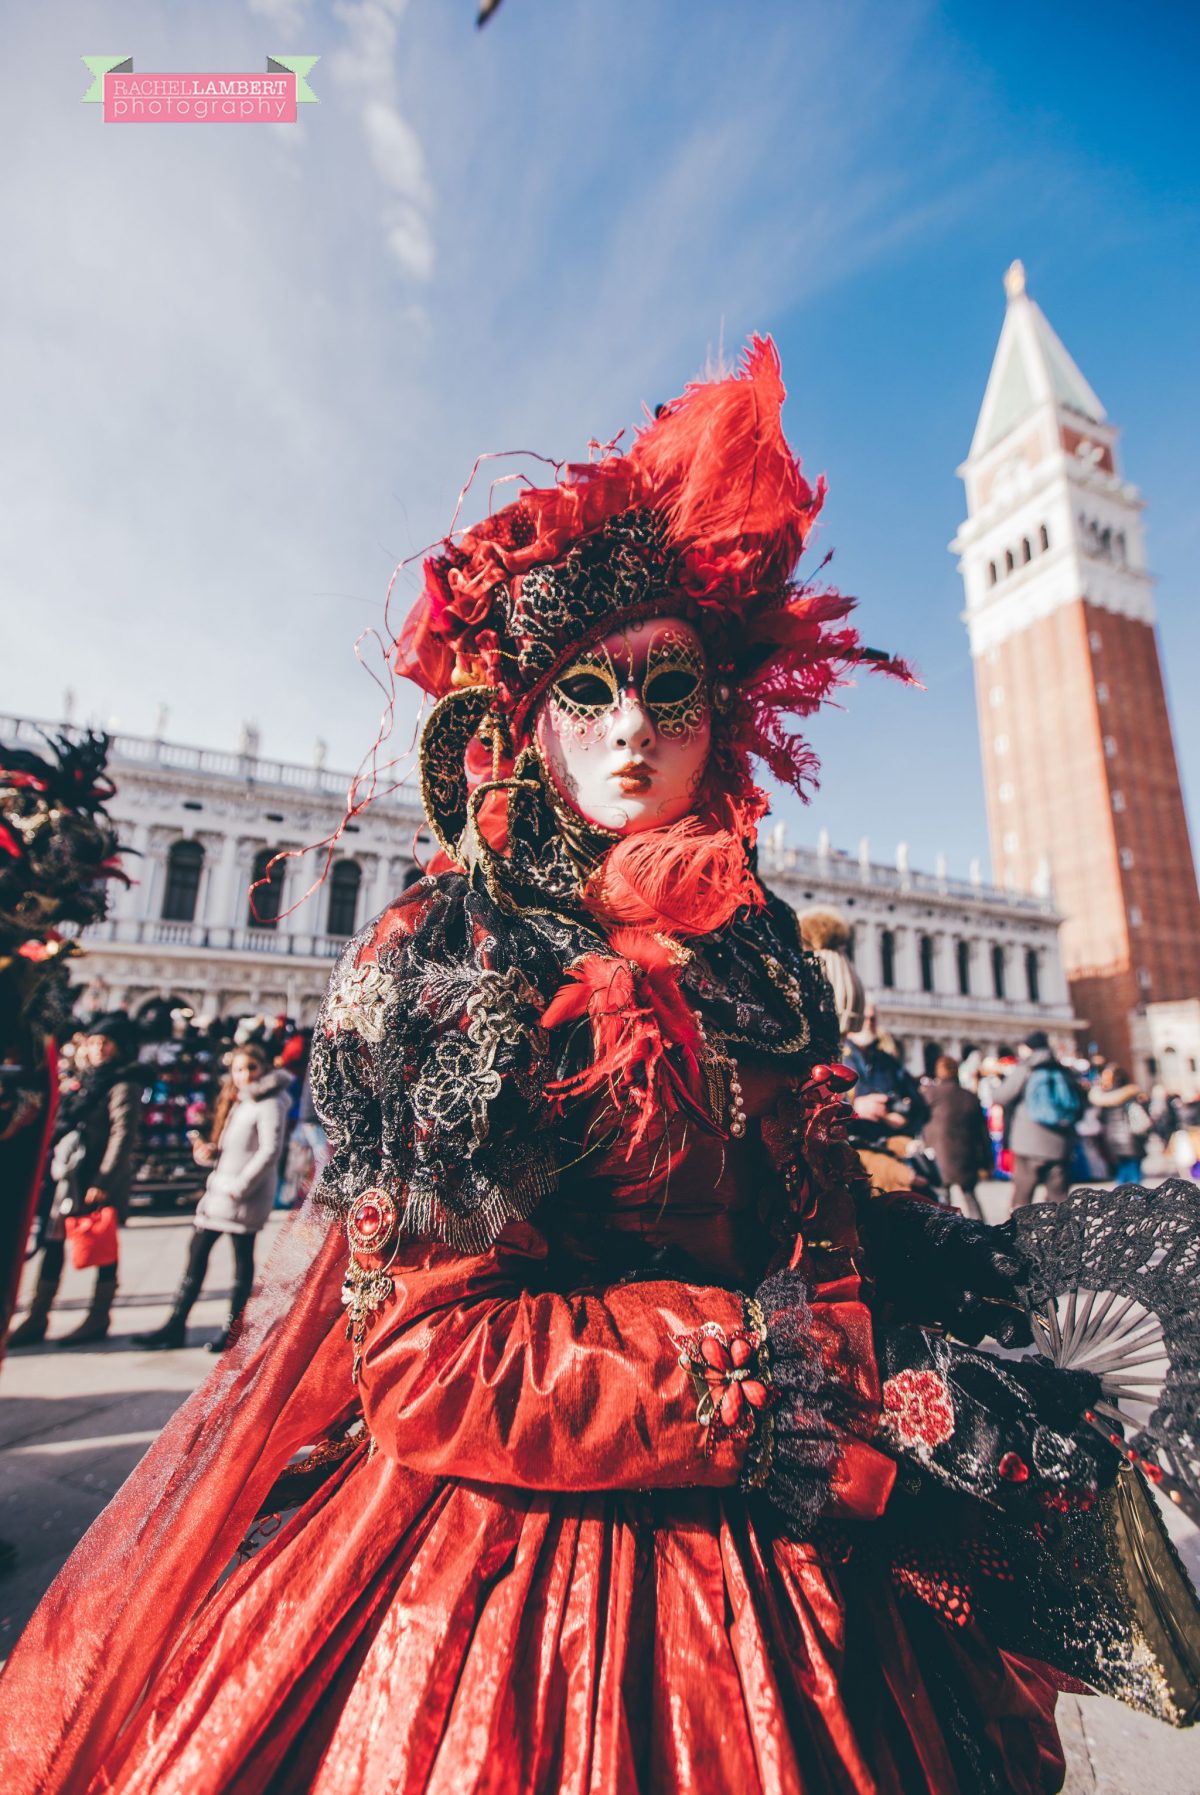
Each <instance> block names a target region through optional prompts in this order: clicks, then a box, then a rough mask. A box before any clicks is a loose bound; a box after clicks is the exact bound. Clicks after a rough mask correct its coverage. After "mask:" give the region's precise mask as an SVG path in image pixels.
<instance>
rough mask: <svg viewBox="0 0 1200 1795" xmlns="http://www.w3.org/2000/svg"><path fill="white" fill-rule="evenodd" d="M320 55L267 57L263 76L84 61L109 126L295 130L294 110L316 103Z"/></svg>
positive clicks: (121, 59) (91, 98)
mask: <svg viewBox="0 0 1200 1795" xmlns="http://www.w3.org/2000/svg"><path fill="white" fill-rule="evenodd" d="M320 60H321V59H320V57H319V56H268V57H267V67H266V72H265V74H256V73H253V72H251V73H247V74H241V73H239V72H238V71H237V70H235V71H233V72H232V73H230V71H229V70H227V69H226V70H222V71H221V73H219V74H211V75H209V74H193V73H191V72H190V71H188V72H187V73H179V74H155V73H153V72H151V73H150V74H142V73H141V72H140V71H139V72H137V73H135V72H134V67H133V57H132V56H85V57H83V58H82V61H83V62H84V63H86V65H87V67H88V69H89V71H90V73H91V77H92V85H91V86H90V87H89V88H88V90H87V92H86V93H85V94H84V96H83V98H84V101H85V102H87V103H90V104H93V105H96V104H99V103H101V102H103V106H104V122H105V124H108V125H294V124H295V122H296V107H297V106H302V105H304V104H305V103H306V102H307V103H308V104H310V105H315V104H316V99H317V96H316V94H315V93H314V92H313V90H312V88H311V87H310V86H309V85H308V76H309V75H310V74H311V73H312V71H313V69H314V68H315V66H316V64H317V63H318V62H319V61H320Z"/></svg>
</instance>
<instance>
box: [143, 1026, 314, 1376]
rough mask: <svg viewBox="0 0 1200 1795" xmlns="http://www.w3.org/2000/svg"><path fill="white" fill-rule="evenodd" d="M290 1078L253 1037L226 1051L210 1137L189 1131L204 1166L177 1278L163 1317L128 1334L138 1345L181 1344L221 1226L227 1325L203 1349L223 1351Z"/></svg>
mask: <svg viewBox="0 0 1200 1795" xmlns="http://www.w3.org/2000/svg"><path fill="white" fill-rule="evenodd" d="M291 1083H292V1081H291V1078H290V1076H289V1075H288V1073H286V1072H283V1071H272V1070H271V1066H270V1062H269V1060H268V1059H267V1055H266V1052H265V1051H264V1049H263V1048H261V1047H259V1046H258V1045H256V1044H254V1043H250V1044H249V1045H247V1046H245V1047H239V1048H238V1049H237V1051H236V1053H235V1054H234V1056H233V1058H232V1060H231V1061H230V1065H229V1076H228V1078H227V1079H226V1080H225V1083H224V1085H223V1086H222V1087H221V1092H220V1095H219V1096H218V1098H217V1103H216V1108H215V1110H214V1112H213V1123H212V1130H211V1135H210V1138H209V1139H208V1140H207V1141H205V1140H201V1139H200V1138H198V1137H197V1138H196V1139H195V1140H194V1141H193V1144H192V1153H193V1156H194V1158H195V1160H196V1163H197V1164H198V1165H202V1166H211V1167H212V1170H211V1171H210V1173H209V1176H208V1183H207V1184H206V1186H205V1189H204V1195H203V1196H202V1197H201V1199H200V1202H199V1204H198V1205H197V1208H196V1217H195V1222H196V1231H195V1233H194V1234H193V1236H192V1240H191V1245H190V1247H189V1249H188V1260H187V1267H186V1269H185V1271H184V1274H183V1282H182V1283H181V1284H180V1286H179V1290H178V1292H177V1293H176V1297H175V1305H174V1307H173V1309H172V1310H171V1313H170V1315H169V1316H168V1317H167V1319H166V1321H165V1322H164V1323H163V1325H162V1326H161V1327H160V1328H156V1329H155V1330H154V1332H153V1333H151V1334H137V1335H135V1336H134V1339H135V1343H136V1344H137V1345H138V1346H150V1347H174V1346H184V1345H186V1343H187V1318H188V1315H189V1314H190V1312H191V1308H192V1304H193V1303H194V1302H195V1301H196V1298H197V1297H198V1296H199V1294H200V1290H201V1287H202V1285H203V1283H204V1274H205V1272H206V1271H207V1270H208V1261H209V1257H210V1255H211V1253H212V1250H213V1247H214V1246H215V1245H216V1243H217V1241H218V1239H219V1238H220V1237H221V1235H222V1234H225V1235H228V1237H229V1241H230V1244H231V1245H232V1247H233V1260H234V1278H233V1296H232V1300H231V1302H230V1309H229V1323H228V1326H227V1327H225V1328H224V1329H223V1330H222V1332H221V1333H220V1334H219V1335H218V1336H217V1338H216V1339H215V1340H212V1341H210V1342H209V1348H208V1350H209V1351H210V1352H224V1350H225V1348H226V1347H227V1346H228V1345H229V1342H230V1340H231V1338H232V1336H233V1330H234V1328H235V1326H236V1325H237V1321H238V1318H239V1317H240V1315H241V1313H242V1310H243V1309H244V1308H245V1306H246V1303H247V1301H248V1299H249V1296H250V1289H251V1286H252V1285H253V1283H254V1242H255V1239H256V1238H257V1236H258V1233H259V1230H260V1229H261V1228H262V1227H263V1225H264V1223H265V1222H266V1219H267V1217H268V1216H269V1215H270V1213H271V1206H272V1204H273V1202H274V1200H275V1186H276V1183H277V1181H278V1177H279V1160H280V1155H281V1154H282V1151H283V1146H284V1139H285V1136H286V1123H287V1114H288V1108H289V1104H290V1093H291Z"/></svg>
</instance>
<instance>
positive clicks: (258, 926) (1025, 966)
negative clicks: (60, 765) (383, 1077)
mask: <svg viewBox="0 0 1200 1795" xmlns="http://www.w3.org/2000/svg"><path fill="white" fill-rule="evenodd" d="M40 727H45V728H49V727H50V726H49V725H42V726H40ZM38 729H39V725H36V724H34V723H31V722H29V721H26V720H22V719H19V718H13V717H0V741H6V742H10V743H11V742H22V743H25V744H27V745H29V746H36V745H37V743H38V741H39V739H40V738H39V735H38ZM109 764H110V771H111V773H112V777H113V779H114V781H115V783H116V787H117V795H116V797H115V798H114V800H113V802H112V805H111V807H110V808H111V813H112V816H113V818H114V820H115V822H116V825H117V828H118V830H119V833H120V838H121V841H122V843H123V845H124V846H125V847H126V848H128V849H132V850H134V854H135V855H136V856H137V857H136V858H135V857H134V855H131V856H130V857H129V859H128V860H127V861H126V865H127V866H128V868H129V870H130V872H131V873H132V876H133V877H134V878H135V879H136V880H137V883H136V884H135V885H133V886H132V887H131V888H130V889H129V890H122V889H121V888H119V887H117V888H114V895H113V900H112V912H111V914H110V916H109V917H108V918H107V920H106V921H105V922H103V923H100V924H98V925H97V926H96V927H94V928H92V929H89V930H88V931H87V935H86V948H87V956H86V959H85V960H83V961H81V962H80V963H79V974H80V976H81V977H82V978H84V979H85V980H90V987H91V988H90V992H89V997H90V1001H92V1002H94V1003H97V1004H104V1005H106V1006H112V1007H120V1008H129V1009H132V1010H136V1009H137V1008H138V1007H139V1006H140V1005H142V1004H144V1003H146V1002H147V1001H149V1000H151V999H154V998H166V999H169V1000H172V1001H173V1002H176V1003H177V1004H178V1005H179V1007H186V1008H188V1009H191V1010H192V1011H194V1012H195V1014H196V1015H197V1016H204V1015H210V1016H215V1015H222V1016H229V1015H247V1014H254V1015H258V1014H263V1015H276V1014H286V1015H289V1016H293V1017H295V1018H296V1019H297V1021H298V1022H300V1023H302V1024H307V1023H311V1022H312V1020H313V1018H314V1017H315V1015H316V1010H317V1006H318V1004H319V1003H320V1000H321V996H322V993H323V991H324V988H325V984H326V981H327V979H328V977H329V971H330V964H331V962H332V961H333V960H334V959H335V958H336V956H337V954H338V953H339V951H340V949H341V947H342V945H343V944H344V942H345V940H346V937H347V936H348V935H350V934H352V933H353V932H354V930H355V929H357V928H359V927H361V926H362V924H363V923H364V922H366V921H367V920H368V919H369V918H370V917H372V916H374V915H375V914H377V912H378V911H380V910H382V909H383V907H384V905H385V904H386V903H387V902H388V901H389V899H390V898H391V897H392V896H393V895H394V894H395V893H396V892H398V891H399V890H401V889H402V888H403V886H404V885H405V884H406V882H408V881H409V880H411V879H412V878H413V877H415V876H416V864H415V861H414V847H416V848H417V851H418V852H419V854H420V856H421V859H422V860H424V859H427V858H428V857H429V855H430V853H431V852H432V847H431V843H430V840H429V837H428V834H427V833H426V832H425V831H424V830H423V828H422V816H421V811H420V808H419V804H418V800H417V794H416V789H415V786H404V787H401V788H400V789H399V790H398V791H396V792H394V793H391V794H390V795H386V796H381V797H380V798H378V799H377V800H376V801H375V802H374V803H373V804H372V805H371V806H370V807H369V808H368V809H366V810H365V811H363V812H362V813H361V814H360V815H359V816H358V817H357V818H356V819H355V820H354V821H353V822H352V823H350V824H349V825H348V826H347V829H346V831H345V833H344V834H343V835H342V837H341V839H340V840H339V842H338V843H337V846H336V849H335V853H334V859H333V863H332V867H331V869H330V875H329V877H328V879H327V880H326V881H325V883H324V884H323V885H322V886H321V888H320V889H319V890H318V891H317V892H316V893H315V894H314V895H313V896H312V897H310V898H309V899H308V901H307V902H306V903H304V904H302V905H301V906H300V907H299V908H298V909H296V910H295V911H293V912H292V913H291V914H287V912H288V911H289V909H290V907H291V906H292V905H293V904H294V903H295V902H296V900H297V899H298V898H299V897H300V896H301V895H302V893H303V892H304V891H305V890H306V888H307V887H308V885H309V884H311V883H312V881H313V880H314V879H315V877H316V876H317V874H318V872H319V871H320V867H321V864H322V861H323V856H322V855H321V854H309V855H308V856H307V857H306V858H304V859H303V860H289V861H287V862H285V863H284V865H283V867H282V869H281V870H282V874H283V877H282V883H281V886H280V887H279V889H278V891H277V893H263V892H261V891H260V893H259V895H258V909H259V919H256V918H255V917H254V916H253V915H252V914H251V910H250V901H249V889H250V885H251V882H252V880H253V879H254V877H255V876H256V875H258V876H261V873H262V868H263V865H264V863H265V861H266V860H267V859H269V857H270V856H271V855H272V854H274V853H277V852H278V851H279V850H281V849H292V850H298V849H302V848H305V847H307V846H308V845H309V844H311V843H314V842H319V841H321V840H323V839H324V838H326V837H328V836H329V835H331V834H332V833H333V831H334V830H335V829H336V828H337V826H338V824H339V823H340V822H341V820H342V817H343V814H344V811H345V803H346V792H347V787H348V785H349V779H348V777H347V775H345V774H338V773H333V772H330V771H329V770H327V769H326V768H325V767H323V766H311V767H302V766H296V765H289V764H286V763H281V762H277V761H266V760H263V759H261V758H260V757H259V755H258V752H257V742H256V741H255V739H254V736H253V732H250V731H248V732H247V739H246V740H245V741H244V743H243V747H242V750H241V751H240V752H238V753H228V754H227V753H222V752H220V751H218V750H214V749H207V748H188V747H183V746H181V745H179V744H177V743H174V742H167V741H156V740H153V739H151V738H149V737H144V736H128V735H118V736H116V737H115V738H114V740H113V744H112V750H111V756H110V763H109ZM897 860H898V862H899V864H898V865H896V866H880V865H877V864H875V863H874V862H873V861H872V860H871V859H870V856H869V854H868V853H867V851H866V845H865V843H864V844H863V847H862V849H861V850H860V853H859V854H858V856H851V855H847V854H843V853H839V852H837V851H835V850H833V849H831V848H830V847H829V845H828V843H827V842H826V841H824V840H822V841H821V843H820V844H819V845H818V846H817V847H816V848H808V847H790V846H788V845H787V843H786V841H785V837H784V832H783V829H782V827H781V826H778V825H777V826H775V827H774V828H773V829H768V831H767V833H766V835H765V837H764V839H763V842H762V851H761V863H762V869H763V874H764V877H765V878H767V879H768V881H769V882H770V884H771V885H772V886H773V887H774V889H775V890H776V891H778V892H779V894H780V895H781V896H782V897H784V898H785V899H786V900H787V901H788V902H789V903H792V904H793V905H795V907H796V908H797V909H798V910H802V909H805V908H807V907H808V906H810V905H813V904H821V905H827V906H829V907H831V908H834V909H837V910H840V911H841V912H842V913H843V914H844V915H845V916H846V917H847V919H848V920H849V921H850V922H851V923H852V925H853V929H854V955H855V961H856V964H857V966H858V968H859V971H860V973H861V975H862V977H863V980H864V983H865V984H866V986H867V989H868V992H869V993H870V995H871V996H872V997H873V999H874V1000H875V1002H876V1004H877V1006H878V1009H879V1014H880V1020H881V1023H882V1025H883V1026H884V1027H886V1028H887V1029H888V1030H889V1032H890V1033H891V1034H892V1035H894V1036H895V1038H896V1039H897V1040H898V1041H899V1042H900V1043H901V1045H902V1047H903V1050H904V1053H905V1057H906V1059H907V1060H908V1063H909V1065H910V1066H912V1067H913V1069H914V1070H917V1071H921V1070H924V1069H925V1066H926V1064H927V1063H928V1061H929V1060H931V1059H932V1058H933V1057H935V1055H936V1053H937V1052H939V1051H947V1052H951V1053H955V1054H962V1053H963V1052H965V1051H967V1050H969V1049H970V1048H971V1047H979V1048H982V1049H984V1050H985V1051H986V1050H992V1049H995V1048H996V1047H999V1046H1003V1045H1010V1044H1013V1043H1015V1042H1016V1041H1018V1040H1020V1038H1021V1037H1022V1036H1023V1035H1024V1034H1026V1033H1028V1031H1029V1030H1030V1029H1031V1028H1035V1027H1042V1028H1046V1029H1047V1030H1049V1031H1050V1032H1051V1033H1052V1034H1053V1035H1055V1036H1057V1037H1058V1038H1059V1039H1060V1040H1061V1041H1062V1042H1063V1044H1064V1045H1066V1044H1069V1043H1070V1040H1071V1033H1072V1016H1071V1010H1070V1006H1069V1003H1068V1001H1067V995H1066V984H1065V981H1064V978H1063V971H1062V963H1061V960H1060V957H1059V951H1058V920H1059V919H1058V917H1057V915H1056V913H1055V911H1054V907H1053V905H1052V903H1051V902H1050V900H1049V898H1047V897H1026V896H1019V895H1017V894H1016V893H1014V892H1012V891H997V890H993V889H989V888H988V887H986V886H984V885H983V884H981V883H980V882H979V881H978V880H977V879H973V880H971V881H965V880H955V879H950V878H947V877H946V876H945V875H944V873H941V872H938V873H933V874H930V873H919V872H912V871H910V870H909V869H908V867H907V864H906V856H905V854H904V853H903V852H901V853H900V854H898V855H897ZM264 898H265V899H266V901H265V902H264ZM272 918H277V920H272ZM260 919H261V920H260Z"/></svg>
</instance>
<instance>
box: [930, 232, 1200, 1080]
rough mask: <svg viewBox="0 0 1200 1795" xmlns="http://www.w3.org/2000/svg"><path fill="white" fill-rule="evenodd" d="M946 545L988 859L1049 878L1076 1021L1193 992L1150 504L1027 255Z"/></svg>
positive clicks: (1197, 990)
mask: <svg viewBox="0 0 1200 1795" xmlns="http://www.w3.org/2000/svg"><path fill="white" fill-rule="evenodd" d="M1004 287H1005V294H1006V300H1007V304H1006V310H1005V317H1004V324H1003V327H1002V329H1001V332H1000V339H999V342H998V343H997V346H996V353H995V356H994V358H993V361H992V368H991V373H990V375H989V378H988V382H987V387H986V390H985V392H984V397H983V404H982V406H981V408H980V412H979V418H978V422H977V423H976V427H975V433H974V436H973V438H972V441H971V447H970V450H969V452H968V455H967V458H966V460H965V462H964V463H963V464H962V466H961V467H960V468H959V469H958V473H959V475H960V477H961V478H962V480H963V482H964V484H965V486H966V498H967V519H966V522H965V523H964V524H963V525H962V526H961V528H960V529H959V532H958V535H957V536H956V538H955V540H954V542H953V543H952V544H951V548H952V550H953V551H954V552H956V553H957V554H958V556H959V569H960V572H961V573H962V577H963V584H964V587H965V591H966V611H965V621H966V625H967V630H968V633H969V636H970V643H971V654H972V659H973V661H974V666H975V683H976V702H977V707H978V715H979V728H980V738H981V745H982V752H983V769H984V781H985V786H986V794H987V815H988V830H989V835H990V839H991V848H992V861H993V873H994V876H995V878H996V880H997V882H998V883H1000V884H1003V885H1008V886H1010V887H1013V888H1015V889H1018V890H1024V891H1029V890H1032V889H1034V887H1035V884H1036V883H1037V881H1038V880H1039V879H1041V881H1042V882H1043V883H1044V881H1045V877H1046V870H1047V869H1048V870H1049V875H1050V878H1051V880H1052V882H1053V889H1054V894H1055V899H1056V901H1057V903H1058V906H1059V908H1060V909H1061V910H1062V912H1063V915H1064V918H1065V921H1064V926H1063V937H1062V945H1063V958H1064V961H1065V964H1066V969H1067V973H1068V977H1069V979H1070V983H1071V993H1072V998H1073V1000H1074V1003H1075V1008H1076V1010H1077V1012H1078V1013H1079V1015H1080V1016H1081V1017H1082V1018H1084V1019H1085V1021H1086V1023H1087V1029H1086V1034H1085V1038H1087V1039H1091V1040H1095V1041H1096V1042H1097V1043H1098V1045H1099V1046H1100V1047H1101V1048H1102V1050H1103V1051H1105V1052H1106V1053H1108V1054H1110V1055H1112V1056H1113V1057H1115V1058H1119V1059H1122V1060H1126V1061H1127V1060H1128V1057H1129V1018H1130V1015H1131V1013H1132V1012H1133V1011H1135V1010H1137V1009H1138V1008H1140V1007H1142V1006H1143V1005H1145V1004H1146V1003H1148V1002H1155V1001H1160V1000H1166V999H1173V998H1184V997H1200V894H1198V892H1197V886H1196V870H1195V862H1194V860H1193V857H1192V847H1191V841H1190V837H1189V834H1188V825H1187V817H1186V813H1185V810H1184V804H1183V795H1182V791H1181V788H1180V781H1179V772H1178V766H1177V762H1176V757H1175V746H1174V740H1173V737H1172V732H1171V722H1170V717H1169V714H1168V710H1167V702H1166V693H1165V690H1164V686H1163V678H1162V668H1161V664H1160V660H1159V652H1158V641H1157V634H1156V629H1155V612H1154V587H1153V581H1152V578H1151V575H1150V572H1149V569H1148V567H1147V562H1146V549H1145V537H1144V529H1143V523H1142V513H1143V502H1142V499H1141V497H1140V495H1139V493H1138V491H1137V489H1136V488H1135V487H1134V486H1132V485H1130V484H1129V482H1128V481H1126V480H1125V479H1124V477H1123V476H1122V474H1121V472H1120V468H1119V465H1118V462H1117V437H1118V432H1117V429H1116V427H1115V426H1114V425H1113V424H1112V423H1111V422H1110V421H1109V419H1108V416H1107V414H1106V412H1105V410H1104V407H1103V405H1102V404H1101V402H1100V400H1099V398H1098V397H1097V395H1096V393H1095V392H1094V390H1093V389H1092V387H1091V386H1090V385H1089V383H1088V381H1087V380H1086V379H1085V377H1084V375H1083V374H1082V372H1081V371H1080V369H1079V368H1078V366H1077V365H1076V363H1075V361H1074V360H1073V358H1072V356H1071V355H1070V353H1069V351H1068V350H1067V348H1066V347H1065V345H1064V344H1063V343H1062V341H1061V340H1060V338H1059V337H1058V336H1057V335H1056V333H1055V331H1054V330H1053V328H1052V327H1051V325H1050V323H1049V320H1048V319H1047V318H1046V316H1045V314H1044V313H1043V312H1042V310H1041V308H1040V307H1039V306H1038V305H1037V303H1036V302H1035V301H1034V299H1033V298H1032V297H1031V295H1030V293H1029V291H1028V288H1027V284H1026V279H1025V270H1024V268H1023V266H1022V264H1021V263H1020V262H1014V263H1013V264H1012V265H1011V267H1010V268H1009V269H1008V271H1007V273H1006V274H1005V277H1004Z"/></svg>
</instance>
